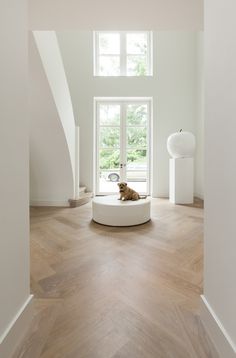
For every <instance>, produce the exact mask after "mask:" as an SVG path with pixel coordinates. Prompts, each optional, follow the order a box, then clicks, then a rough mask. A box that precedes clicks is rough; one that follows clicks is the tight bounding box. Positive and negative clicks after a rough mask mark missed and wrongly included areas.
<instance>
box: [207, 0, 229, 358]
mask: <svg viewBox="0 0 236 358" xmlns="http://www.w3.org/2000/svg"><path fill="white" fill-rule="evenodd" d="M205 14H206V15H205V52H206V58H205V62H206V69H205V73H206V126H205V129H206V134H205V141H206V149H205V158H206V160H205V171H206V184H205V207H206V209H205V280H204V296H205V299H206V302H207V303H208V305H209V307H211V309H212V310H213V312H214V314H215V315H216V317H217V318H218V322H219V323H220V325H221V328H222V327H224V330H225V334H226V336H228V338H229V339H231V345H232V349H231V350H230V349H228V351H227V353H225V352H226V350H225V349H226V345H224V344H223V343H222V342H223V341H222V339H219V337H216V336H214V333H216V329H215V330H211V328H212V326H211V322H210V324H209V325H208V329H210V331H211V334H213V336H214V337H213V338H215V343H216V344H217V346H218V349H219V350H220V351H221V357H224V358H228V357H235V356H236V220H235V214H236V151H235V143H236V22H235V14H236V2H235V0H206V1H205ZM204 318H205V317H203V319H204ZM206 323H207V324H208V323H209V322H208V321H207V320H206ZM216 338H217V339H216ZM233 346H234V349H233ZM230 352H231V353H230Z"/></svg>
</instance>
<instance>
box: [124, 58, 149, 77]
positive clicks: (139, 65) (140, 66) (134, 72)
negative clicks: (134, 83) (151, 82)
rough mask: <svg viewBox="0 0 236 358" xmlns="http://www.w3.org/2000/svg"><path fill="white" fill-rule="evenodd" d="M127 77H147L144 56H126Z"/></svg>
mask: <svg viewBox="0 0 236 358" xmlns="http://www.w3.org/2000/svg"><path fill="white" fill-rule="evenodd" d="M127 75H128V76H147V59H146V56H137V55H136V56H130V55H129V56H127Z"/></svg>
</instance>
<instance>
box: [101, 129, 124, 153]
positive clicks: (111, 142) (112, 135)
mask: <svg viewBox="0 0 236 358" xmlns="http://www.w3.org/2000/svg"><path fill="white" fill-rule="evenodd" d="M119 146H120V128H111V127H104V128H100V147H101V148H117V147H119Z"/></svg>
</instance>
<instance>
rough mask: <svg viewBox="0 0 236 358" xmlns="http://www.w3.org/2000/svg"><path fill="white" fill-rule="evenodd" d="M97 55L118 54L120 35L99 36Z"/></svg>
mask: <svg viewBox="0 0 236 358" xmlns="http://www.w3.org/2000/svg"><path fill="white" fill-rule="evenodd" d="M99 53H100V54H108V55H111V54H114V55H119V54H120V35H119V34H117V33H109V34H108V33H104V34H103V33H100V34H99Z"/></svg>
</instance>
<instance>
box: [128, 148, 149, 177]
mask: <svg viewBox="0 0 236 358" xmlns="http://www.w3.org/2000/svg"><path fill="white" fill-rule="evenodd" d="M126 161H127V171H139V172H141V171H146V170H147V150H146V149H134V150H128V151H127V160H126Z"/></svg>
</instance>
